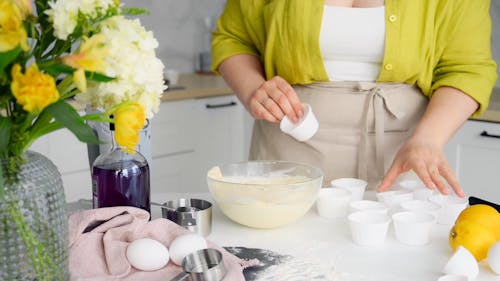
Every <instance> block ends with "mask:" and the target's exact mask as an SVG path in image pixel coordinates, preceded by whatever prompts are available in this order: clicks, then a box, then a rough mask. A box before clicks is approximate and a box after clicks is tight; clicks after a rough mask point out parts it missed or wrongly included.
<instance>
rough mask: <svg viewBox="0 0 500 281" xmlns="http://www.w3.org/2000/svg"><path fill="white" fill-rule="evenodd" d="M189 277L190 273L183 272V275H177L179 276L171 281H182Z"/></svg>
mask: <svg viewBox="0 0 500 281" xmlns="http://www.w3.org/2000/svg"><path fill="white" fill-rule="evenodd" d="M187 277H189V273H187V272H181V273H179V274H177V276H175V277H174V279H172V280H170V281H182V280H184V279H186V278H187Z"/></svg>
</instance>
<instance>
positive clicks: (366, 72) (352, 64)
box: [319, 5, 385, 82]
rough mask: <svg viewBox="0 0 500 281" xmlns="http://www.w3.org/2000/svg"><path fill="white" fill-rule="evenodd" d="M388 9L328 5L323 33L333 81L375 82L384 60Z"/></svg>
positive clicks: (324, 53)
mask: <svg viewBox="0 0 500 281" xmlns="http://www.w3.org/2000/svg"><path fill="white" fill-rule="evenodd" d="M384 45H385V9H384V6H381V7H374V8H349V7H337V6H328V5H325V9H324V12H323V20H322V23H321V30H320V36H319V46H320V50H321V55H322V57H323V63H324V66H325V69H326V72H327V74H328V77H329V79H330V81H371V82H373V81H375V80H376V79H377V77H378V75H379V72H380V67H381V65H382V61H383V59H384Z"/></svg>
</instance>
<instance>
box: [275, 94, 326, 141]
mask: <svg viewBox="0 0 500 281" xmlns="http://www.w3.org/2000/svg"><path fill="white" fill-rule="evenodd" d="M303 106H304V116H303V117H302V119H301V120H300V121H299V123H298V124H294V123H292V121H290V119H288V116H285V117H283V119H281V122H280V129H281V131H282V132H284V133H285V134H288V135H290V136H292V137H293V138H294V139H296V140H298V141H306V140H309V139H310V138H312V137H313V136H314V134H316V132H317V131H318V128H319V123H318V120H317V119H316V116H314V113H313V112H312V108H311V106H310V105H309V104H307V103H304V104H303Z"/></svg>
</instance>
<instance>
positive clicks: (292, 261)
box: [255, 257, 367, 281]
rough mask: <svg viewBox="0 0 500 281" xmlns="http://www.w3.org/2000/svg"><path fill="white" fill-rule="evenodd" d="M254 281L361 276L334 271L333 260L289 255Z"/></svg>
mask: <svg viewBox="0 0 500 281" xmlns="http://www.w3.org/2000/svg"><path fill="white" fill-rule="evenodd" d="M255 280H256V281H281V280H283V281H285V280H286V281H311V280H325V281H355V280H356V281H362V280H367V279H365V278H363V277H362V276H355V275H353V274H350V273H343V272H337V271H335V266H334V264H333V262H328V261H322V260H320V259H314V258H298V257H290V258H289V259H286V260H284V261H283V262H282V263H280V264H276V265H272V266H270V267H268V268H267V269H266V270H264V271H263V272H262V273H260V274H259V275H258V276H257V279H255Z"/></svg>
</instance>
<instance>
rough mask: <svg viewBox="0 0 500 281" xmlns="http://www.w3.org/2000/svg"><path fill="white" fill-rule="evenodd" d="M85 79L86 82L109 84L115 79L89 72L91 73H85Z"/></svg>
mask: <svg viewBox="0 0 500 281" xmlns="http://www.w3.org/2000/svg"><path fill="white" fill-rule="evenodd" d="M85 78H87V79H88V80H93V81H97V82H109V81H113V80H115V79H116V78H114V77H109V76H106V75H104V74H101V73H98V72H91V71H85Z"/></svg>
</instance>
